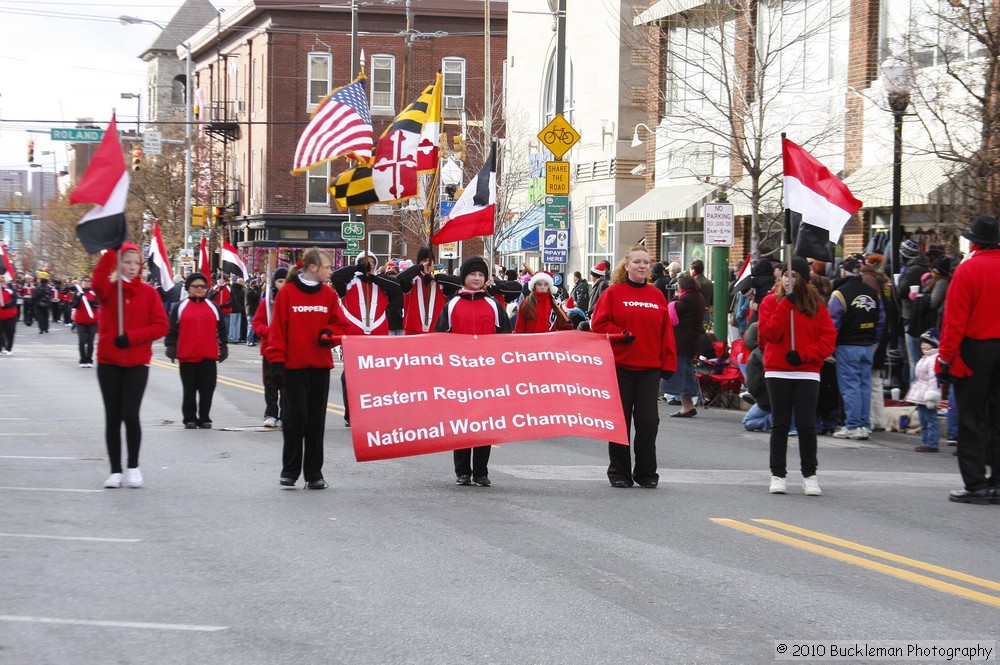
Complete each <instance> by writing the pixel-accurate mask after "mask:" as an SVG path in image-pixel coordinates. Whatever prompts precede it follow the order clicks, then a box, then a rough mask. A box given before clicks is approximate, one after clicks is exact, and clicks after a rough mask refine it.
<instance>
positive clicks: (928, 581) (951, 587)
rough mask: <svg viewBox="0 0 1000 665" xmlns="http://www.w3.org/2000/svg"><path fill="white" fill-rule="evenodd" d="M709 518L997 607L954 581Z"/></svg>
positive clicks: (995, 599)
mask: <svg viewBox="0 0 1000 665" xmlns="http://www.w3.org/2000/svg"><path fill="white" fill-rule="evenodd" d="M711 521H713V522H715V523H716V524H721V525H722V526H727V527H729V528H731V529H736V530H738V531H742V532H744V533H749V534H751V535H754V536H759V537H761V538H768V539H770V540H774V541H777V542H779V543H782V544H784V545H790V546H791V547H797V548H798V549H802V550H806V551H807V552H812V553H813V554H819V555H821V556H826V557H829V558H831V559H836V560H838V561H842V562H844V563H849V564H851V565H854V566H858V567H860V568H867V569H868V570H874V571H875V572H878V573H882V574H884V575H889V576H891V577H896V578H898V579H901V580H905V581H907V582H912V583H913V584H920V585H923V586H926V587H930V588H932V589H937V590H938V591H943V592H945V593H950V594H953V595H956V596H961V597H962V598H966V599H968V600H975V601H977V602H980V603H983V604H985V605H991V606H993V607H997V608H1000V598H998V597H996V596H991V595H989V594H985V593H982V592H979V591H973V590H972V589H966V588H965V587H960V586H958V585H956V584H951V583H949V582H944V581H942V580H936V579H934V578H933V577H927V576H926V575H920V574H919V573H913V572H910V571H908V570H903V569H901V568H894V567H892V566H889V565H886V564H884V563H879V562H878V561H872V560H870V559H864V558H862V557H859V556H855V555H853V554H848V553H846V552H841V551H839V550H835V549H832V548H829V547H824V546H823V545H817V544H816V543H810V542H808V541H805V540H799V539H798V538H792V537H791V536H786V535H784V534H782V533H775V532H774V531H768V530H767V529H762V528H760V527H758V526H753V525H752V524H744V523H743V522H739V521H737V520H732V519H726V518H721V517H713V518H711Z"/></svg>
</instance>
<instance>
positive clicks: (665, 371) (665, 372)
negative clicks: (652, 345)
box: [660, 369, 674, 381]
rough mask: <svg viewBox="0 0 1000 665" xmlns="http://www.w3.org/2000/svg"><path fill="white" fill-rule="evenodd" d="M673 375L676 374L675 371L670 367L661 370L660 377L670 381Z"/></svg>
mask: <svg viewBox="0 0 1000 665" xmlns="http://www.w3.org/2000/svg"><path fill="white" fill-rule="evenodd" d="M673 375H674V373H673V372H672V371H670V370H669V369H661V370H660V378H661V379H663V380H664V381H669V380H670V377H672V376H673Z"/></svg>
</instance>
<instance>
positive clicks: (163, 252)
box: [149, 222, 174, 291]
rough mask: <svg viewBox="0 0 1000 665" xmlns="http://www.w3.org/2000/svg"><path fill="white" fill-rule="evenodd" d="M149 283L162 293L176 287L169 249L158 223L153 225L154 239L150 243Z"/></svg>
mask: <svg viewBox="0 0 1000 665" xmlns="http://www.w3.org/2000/svg"><path fill="white" fill-rule="evenodd" d="M149 281H150V282H152V283H153V284H154V285H155V286H156V288H158V289H160V290H161V291H169V290H170V289H172V288H173V286H174V275H173V271H171V270H170V261H169V260H168V259H167V249H166V247H165V246H164V245H163V236H161V235H160V225H159V224H157V223H156V222H154V223H153V237H152V239H151V241H150V243H149Z"/></svg>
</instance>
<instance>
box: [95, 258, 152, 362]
mask: <svg viewBox="0 0 1000 665" xmlns="http://www.w3.org/2000/svg"><path fill="white" fill-rule="evenodd" d="M123 247H124V248H125V249H135V250H138V247H136V246H135V245H133V244H132V243H125V244H124V245H123ZM117 266H118V252H115V251H113V250H108V251H107V252H105V253H104V256H102V257H101V260H100V261H98V262H97V265H96V266H95V267H94V278H93V282H92V284H93V289H94V293H96V294H97V301H98V303H99V304H100V307H101V309H102V310H103V316H101V317H100V321H99V322H98V326H97V335H98V338H97V362H98V363H99V364H104V365H117V366H119V367H137V366H138V365H148V364H149V360H150V358H152V357H153V342H154V341H155V340H158V339H160V338H161V337H163V336H164V335H166V334H167V329H168V324H167V313H166V311H164V309H163V301H162V300H160V295H159V294H158V293H157V292H156V289H154V288H153V287H152V286H150V285H149V284H146V283H144V282H142V281H141V280H140V279H139V278H138V277H137V278H135V279H133V280H132V281H131V282H126V281H124V280H123V281H122V295H123V296H124V299H125V306H124V322H125V330H124V331H119V330H118V283H117V282H112V281H111V273H112V272H114V270H115V269H116V268H117ZM122 332H124V333H125V334H127V335H128V343H129V345H128V346H127V347H126V348H124V349H119V348H118V347H117V346H115V337H117V336H118V335H120V334H122Z"/></svg>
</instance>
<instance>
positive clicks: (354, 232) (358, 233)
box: [340, 222, 365, 240]
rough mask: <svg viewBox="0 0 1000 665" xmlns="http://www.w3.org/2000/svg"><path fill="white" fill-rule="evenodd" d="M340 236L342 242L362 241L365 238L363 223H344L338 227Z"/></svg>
mask: <svg viewBox="0 0 1000 665" xmlns="http://www.w3.org/2000/svg"><path fill="white" fill-rule="evenodd" d="M340 235H341V237H343V238H344V240H363V239H364V237H365V223H364V222H344V223H343V224H342V225H341V227H340Z"/></svg>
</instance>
